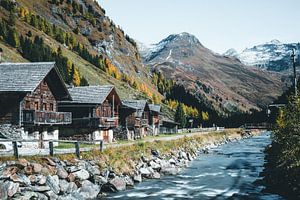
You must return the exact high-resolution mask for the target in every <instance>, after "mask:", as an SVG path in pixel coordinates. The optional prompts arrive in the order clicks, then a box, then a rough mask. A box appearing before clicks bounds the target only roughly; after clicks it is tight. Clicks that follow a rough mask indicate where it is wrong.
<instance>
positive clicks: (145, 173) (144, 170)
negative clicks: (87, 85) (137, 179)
mask: <svg viewBox="0 0 300 200" xmlns="http://www.w3.org/2000/svg"><path fill="white" fill-rule="evenodd" d="M149 169H150V168H149V167H147V168H144V167H143V168H140V170H139V171H140V173H141V175H142V176H145V177H147V176H150V175H151V171H150V170H149Z"/></svg>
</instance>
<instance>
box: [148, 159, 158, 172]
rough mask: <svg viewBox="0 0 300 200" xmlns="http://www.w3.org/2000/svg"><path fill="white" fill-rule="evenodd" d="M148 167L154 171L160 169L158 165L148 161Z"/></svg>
mask: <svg viewBox="0 0 300 200" xmlns="http://www.w3.org/2000/svg"><path fill="white" fill-rule="evenodd" d="M149 165H150V167H151V168H152V169H155V170H159V169H160V164H158V163H156V162H154V161H153V160H151V161H150V163H149Z"/></svg>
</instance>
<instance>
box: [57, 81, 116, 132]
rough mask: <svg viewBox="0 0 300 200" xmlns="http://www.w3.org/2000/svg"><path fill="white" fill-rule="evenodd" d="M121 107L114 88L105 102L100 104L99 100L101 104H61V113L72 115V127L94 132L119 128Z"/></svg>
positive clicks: (107, 95) (106, 95) (106, 96)
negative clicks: (95, 130)
mask: <svg viewBox="0 0 300 200" xmlns="http://www.w3.org/2000/svg"><path fill="white" fill-rule="evenodd" d="M99 88H101V86H99ZM77 89H79V88H77ZM84 89H85V88H84V87H82V88H81V89H80V90H83V91H84ZM87 90H88V88H87ZM71 94H72V93H71ZM83 95H84V92H83ZM95 96H96V94H95ZM120 107H121V100H120V98H119V96H118V94H117V92H116V90H115V89H114V88H113V89H111V90H110V91H109V92H108V93H107V94H105V98H104V100H103V102H100V99H99V102H95V103H91V102H88V101H87V102H81V103H79V102H76V101H75V102H60V103H59V111H63V112H71V113H72V118H73V119H72V125H71V126H72V127H78V128H90V129H92V130H93V129H102V130H107V129H112V128H115V127H117V126H119V109H120Z"/></svg>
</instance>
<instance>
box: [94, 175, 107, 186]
mask: <svg viewBox="0 0 300 200" xmlns="http://www.w3.org/2000/svg"><path fill="white" fill-rule="evenodd" d="M94 180H95V183H96V184H97V185H104V184H105V183H107V179H106V178H105V177H103V176H94Z"/></svg>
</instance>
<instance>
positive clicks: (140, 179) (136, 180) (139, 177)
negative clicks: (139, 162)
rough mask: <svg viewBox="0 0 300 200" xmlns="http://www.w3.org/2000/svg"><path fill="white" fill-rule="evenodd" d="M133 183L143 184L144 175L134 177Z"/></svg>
mask: <svg viewBox="0 0 300 200" xmlns="http://www.w3.org/2000/svg"><path fill="white" fill-rule="evenodd" d="M133 181H134V182H138V183H140V182H142V175H141V174H136V175H134V176H133Z"/></svg>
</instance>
